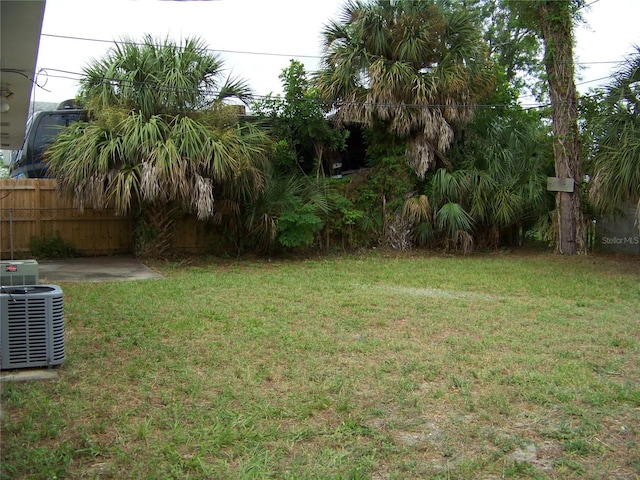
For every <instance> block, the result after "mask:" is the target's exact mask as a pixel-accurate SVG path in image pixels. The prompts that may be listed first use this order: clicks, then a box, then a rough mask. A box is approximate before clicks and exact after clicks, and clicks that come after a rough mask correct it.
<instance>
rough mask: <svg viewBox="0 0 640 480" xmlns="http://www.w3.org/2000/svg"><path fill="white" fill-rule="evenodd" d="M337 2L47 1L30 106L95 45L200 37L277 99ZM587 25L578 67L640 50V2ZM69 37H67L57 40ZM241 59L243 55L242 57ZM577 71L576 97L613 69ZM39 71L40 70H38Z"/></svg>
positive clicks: (603, 5) (599, 2) (581, 32)
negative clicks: (287, 71) (284, 74)
mask: <svg viewBox="0 0 640 480" xmlns="http://www.w3.org/2000/svg"><path fill="white" fill-rule="evenodd" d="M342 3H343V2H342V0H269V1H266V0H217V1H200V2H199V1H191V2H184V1H161V0H47V2H46V9H45V16H44V22H43V26H42V33H43V36H42V38H41V40H40V48H39V53H38V63H37V68H36V71H40V74H39V75H38V78H37V83H38V84H39V85H41V86H42V87H43V88H38V87H35V88H34V98H33V99H34V100H36V101H48V102H60V101H62V100H65V99H68V98H73V97H74V96H75V93H76V91H77V87H78V83H77V80H78V75H79V74H80V73H81V72H82V67H83V66H85V65H86V64H87V63H88V62H89V61H90V60H91V59H93V58H100V57H101V56H102V55H103V54H104V53H105V52H106V51H107V50H108V49H109V47H110V46H111V45H110V44H109V43H105V42H96V41H89V40H83V39H95V40H106V41H112V40H119V39H121V38H123V37H125V36H127V37H130V38H134V39H140V38H141V37H142V36H143V35H144V34H147V33H148V34H152V35H154V36H156V37H160V38H166V37H169V38H173V39H175V40H180V39H182V38H185V37H193V36H198V37H201V38H202V39H203V40H204V41H205V42H206V43H207V45H208V46H209V48H211V49H213V50H217V51H219V52H220V53H221V55H222V57H223V58H224V60H225V67H226V68H227V69H228V71H230V72H231V73H233V74H234V75H238V76H240V77H242V78H245V79H247V80H248V81H249V83H250V84H251V87H252V88H253V89H254V92H255V93H256V94H258V95H265V94H267V93H270V92H280V91H281V84H280V80H279V79H278V75H279V74H280V72H281V71H282V69H283V68H286V67H287V65H288V64H289V60H290V59H291V58H297V59H298V60H300V61H302V62H303V63H304V64H305V67H306V68H307V70H308V71H313V70H315V69H316V68H317V66H318V59H317V58H315V57H317V56H319V55H320V32H321V30H322V27H323V26H324V25H325V24H326V22H327V21H328V20H329V19H330V18H337V14H338V12H339V10H340V6H341V5H342ZM591 3H592V5H591V6H590V7H589V9H588V11H587V12H586V20H587V22H588V25H587V26H581V27H579V28H578V29H577V31H576V38H577V48H576V55H577V59H576V60H577V61H578V62H613V61H620V60H622V59H623V58H624V56H625V55H628V54H629V53H631V52H632V45H634V44H635V45H640V29H639V28H638V27H637V21H638V19H639V18H640V0H595V2H594V1H593V0H592V2H591ZM59 37H72V38H59ZM240 52H245V53H240ZM582 68H583V69H582V70H580V71H579V72H578V75H579V79H578V82H579V83H582V82H585V83H582V85H579V89H580V90H581V91H586V90H587V88H589V87H591V86H597V85H599V84H602V82H603V81H598V82H592V80H596V79H600V78H601V77H607V76H608V75H610V74H611V72H612V70H613V69H615V64H611V63H595V64H587V65H584V66H583V67H582ZM41 69H42V70H41Z"/></svg>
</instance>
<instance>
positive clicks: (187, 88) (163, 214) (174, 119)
mask: <svg viewBox="0 0 640 480" xmlns="http://www.w3.org/2000/svg"><path fill="white" fill-rule="evenodd" d="M222 67H223V64H222V61H221V60H220V59H219V58H218V57H217V56H216V55H214V54H212V53H211V52H209V51H208V50H207V49H206V47H205V45H204V44H203V43H202V41H200V40H198V39H187V40H185V41H184V42H183V43H182V44H181V45H177V44H175V43H172V42H171V41H169V40H165V41H164V42H161V41H156V40H154V39H153V38H152V37H150V36H146V37H144V39H143V41H142V42H141V43H135V42H133V41H131V40H128V41H126V42H124V43H123V44H117V45H116V46H115V47H113V48H112V49H111V50H110V51H109V52H108V53H107V54H106V55H105V57H104V58H102V59H100V60H96V61H93V62H92V63H91V64H90V65H89V66H87V67H86V68H85V71H84V73H85V75H86V77H85V78H84V79H83V80H82V82H81V90H80V98H81V100H82V101H83V102H84V103H85V104H86V105H87V107H88V110H89V114H90V116H91V118H92V120H91V121H90V122H82V123H77V124H75V125H73V126H72V127H71V128H69V129H68V130H66V131H64V132H63V133H62V134H61V135H60V136H59V137H58V138H57V140H56V142H55V143H54V145H53V146H52V147H51V149H50V150H49V152H48V159H49V165H50V170H51V172H52V173H53V174H54V175H55V176H56V178H57V179H58V181H59V184H60V186H61V188H62V189H63V190H66V191H68V192H70V193H71V194H72V195H73V196H74V199H75V203H76V204H77V205H78V206H79V207H82V206H83V205H90V206H92V207H94V208H106V207H108V206H113V207H114V208H115V209H116V210H117V211H118V212H119V213H122V214H125V213H129V212H132V213H134V214H135V217H136V219H137V225H136V234H137V239H138V242H136V243H137V245H136V247H140V246H141V243H142V244H145V248H143V249H142V250H140V249H139V248H137V249H136V251H137V252H138V253H141V254H144V253H147V252H150V251H153V252H154V253H156V254H160V253H162V252H163V251H165V250H166V249H167V248H168V247H169V244H170V235H171V226H172V221H171V220H172V218H173V215H175V214H176V213H177V212H179V211H182V212H190V213H195V214H196V215H197V216H198V218H199V219H202V220H205V219H214V220H217V221H222V220H223V217H224V216H226V215H237V214H238V213H239V212H238V210H239V205H240V204H242V203H243V202H245V201H247V199H249V198H253V197H255V196H256V195H257V194H258V193H259V192H260V190H261V189H262V187H263V183H264V174H263V172H264V166H265V162H266V158H267V153H268V145H269V144H268V139H267V137H266V135H265V134H264V133H262V132H261V131H260V130H258V129H257V128H255V127H254V126H252V125H250V124H246V123H241V122H239V121H238V116H237V113H236V110H234V108H233V107H231V106H229V105H226V104H225V102H224V101H225V99H227V98H230V97H235V98H238V99H240V100H242V101H246V100H248V99H249V98H250V96H249V93H250V92H249V89H248V87H247V84H246V83H245V82H244V81H242V80H237V79H233V78H228V79H226V81H224V82H223V81H222V80H223V79H222V72H223V70H222Z"/></svg>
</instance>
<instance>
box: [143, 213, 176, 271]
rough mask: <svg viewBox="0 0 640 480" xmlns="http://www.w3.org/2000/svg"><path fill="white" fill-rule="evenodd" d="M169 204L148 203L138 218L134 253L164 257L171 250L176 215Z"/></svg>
mask: <svg viewBox="0 0 640 480" xmlns="http://www.w3.org/2000/svg"><path fill="white" fill-rule="evenodd" d="M177 211H178V210H177V209H176V208H175V207H172V206H170V205H167V204H152V205H150V204H146V205H144V206H143V207H142V210H141V212H140V214H139V216H138V217H137V219H136V225H135V239H134V253H135V255H136V256H137V257H141V258H145V257H154V258H162V257H164V256H166V255H167V254H168V253H169V252H170V251H171V245H172V240H173V226H174V216H175V214H176V212H177Z"/></svg>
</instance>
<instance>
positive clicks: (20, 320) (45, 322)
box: [0, 285, 65, 370]
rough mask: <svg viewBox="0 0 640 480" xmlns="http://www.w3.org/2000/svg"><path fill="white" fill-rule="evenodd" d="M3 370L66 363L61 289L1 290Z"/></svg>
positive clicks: (44, 287)
mask: <svg viewBox="0 0 640 480" xmlns="http://www.w3.org/2000/svg"><path fill="white" fill-rule="evenodd" d="M0 360H1V362H0V363H1V367H0V369H2V370H6V369H13V368H28V367H51V366H55V365H60V364H62V363H63V362H64V360H65V357H64V312H63V300H62V289H61V288H60V287H59V286H57V285H23V286H13V287H1V288H0Z"/></svg>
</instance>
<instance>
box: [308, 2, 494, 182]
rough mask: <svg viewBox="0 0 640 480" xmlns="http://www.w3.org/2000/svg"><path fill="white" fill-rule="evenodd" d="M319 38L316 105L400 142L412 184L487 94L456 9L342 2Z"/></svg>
mask: <svg viewBox="0 0 640 480" xmlns="http://www.w3.org/2000/svg"><path fill="white" fill-rule="evenodd" d="M322 35H323V38H324V49H325V51H324V55H323V60H322V67H321V70H320V71H319V72H318V75H317V85H318V90H319V92H320V95H321V97H323V98H326V99H329V100H330V101H331V102H332V103H333V104H334V105H335V108H336V112H337V113H336V118H337V120H338V121H342V122H359V123H362V124H363V125H365V126H367V127H374V126H376V125H377V126H382V127H383V128H385V129H386V130H388V131H389V132H391V133H392V134H394V135H396V136H398V137H401V138H405V139H406V141H407V148H406V157H407V160H408V163H409V164H410V165H411V167H412V168H413V170H414V171H415V173H416V174H417V175H418V176H419V177H424V175H425V173H426V172H427V171H428V170H429V169H432V168H434V167H435V166H436V164H437V163H438V161H440V162H443V161H444V159H445V151H446V149H447V148H448V147H449V145H450V144H451V141H452V140H453V136H454V130H455V128H456V127H457V126H459V125H463V124H464V123H466V122H468V120H469V119H470V118H471V115H472V113H473V106H474V104H475V103H476V102H477V99H478V98H479V97H480V96H481V95H483V94H484V93H486V92H487V90H488V88H489V87H490V86H491V70H490V68H488V59H487V50H486V48H485V44H484V42H483V41H482V38H481V35H480V30H479V26H478V24H477V22H476V21H475V19H474V17H473V16H472V15H470V14H469V13H467V12H466V11H464V9H462V8H457V9H449V8H444V7H443V6H442V5H441V4H440V3H438V2H436V1H430V0H427V1H420V2H415V1H411V0H397V1H393V2H390V1H388V0H375V1H372V2H365V1H362V0H349V1H347V2H346V3H345V5H344V7H343V10H342V14H341V16H340V19H339V20H335V21H331V22H330V23H329V24H328V25H327V26H326V27H325V29H324V31H323V32H322Z"/></svg>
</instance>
